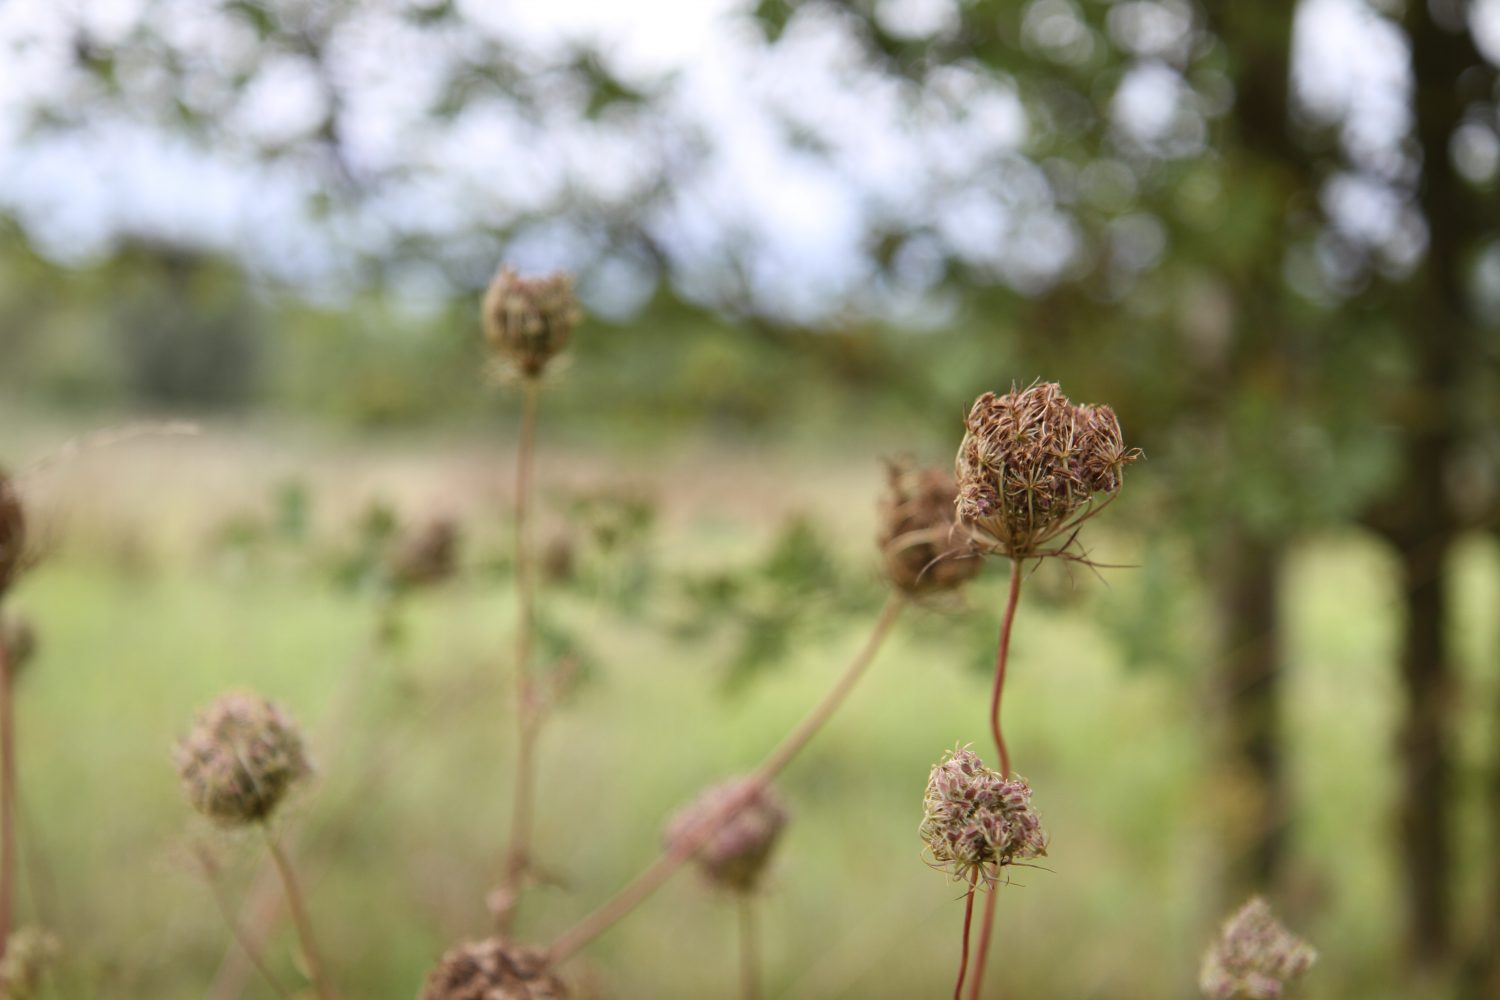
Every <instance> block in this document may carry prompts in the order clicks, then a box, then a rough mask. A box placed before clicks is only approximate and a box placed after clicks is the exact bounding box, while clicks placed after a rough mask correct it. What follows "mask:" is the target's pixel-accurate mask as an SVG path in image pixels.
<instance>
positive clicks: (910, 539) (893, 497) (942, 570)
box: [878, 462, 980, 597]
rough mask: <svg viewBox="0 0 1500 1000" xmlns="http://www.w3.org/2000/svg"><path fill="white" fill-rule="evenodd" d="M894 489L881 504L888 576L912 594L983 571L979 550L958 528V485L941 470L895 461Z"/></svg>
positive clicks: (949, 585) (952, 586) (891, 475)
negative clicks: (976, 550)
mask: <svg viewBox="0 0 1500 1000" xmlns="http://www.w3.org/2000/svg"><path fill="white" fill-rule="evenodd" d="M887 471H888V473H889V478H890V490H889V492H888V493H887V494H886V496H885V499H884V500H883V501H882V503H881V507H880V534H879V536H878V541H879V543H880V550H881V552H882V553H883V554H884V555H885V575H886V577H887V579H889V580H890V581H891V583H892V584H893V585H895V587H896V588H897V589H898V590H900V591H901V592H902V593H905V594H907V595H909V596H912V597H918V596H926V595H931V594H937V593H942V592H944V591H949V590H953V589H955V588H957V587H959V586H960V585H962V584H963V583H965V582H966V581H968V580H969V579H970V578H972V577H973V576H974V574H976V573H978V572H979V570H980V559H979V553H977V552H975V551H974V548H973V546H972V545H971V544H970V542H969V540H968V538H967V537H964V536H963V535H962V534H961V533H959V532H956V531H955V530H954V502H955V499H956V497H957V492H958V491H957V487H956V486H955V485H954V482H953V477H952V476H951V475H949V474H948V473H947V472H946V471H944V470H942V469H935V468H930V469H920V470H918V469H913V468H911V466H910V465H909V464H907V463H905V462H891V463H889V465H888V469H887Z"/></svg>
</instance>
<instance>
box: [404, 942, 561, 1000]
mask: <svg viewBox="0 0 1500 1000" xmlns="http://www.w3.org/2000/svg"><path fill="white" fill-rule="evenodd" d="M567 996H568V990H567V987H566V986H564V984H563V981H562V980H561V979H559V978H558V977H557V976H556V975H555V974H554V973H553V972H552V971H551V970H550V969H549V968H548V967H547V957H546V953H545V952H543V951H542V950H540V949H538V948H526V947H522V946H520V945H513V944H509V943H507V942H504V941H501V940H500V939H498V938H489V939H487V940H484V941H475V942H471V943H469V944H462V945H459V946H458V947H456V948H453V949H451V950H449V951H448V952H447V953H446V954H445V955H443V957H442V959H441V960H440V961H439V962H438V964H437V967H436V968H435V969H433V970H432V972H431V973H429V974H428V976H427V982H426V984H425V985H424V986H423V987H422V994H421V997H420V998H419V1000H566V997H567Z"/></svg>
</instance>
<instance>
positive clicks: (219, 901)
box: [193, 846, 291, 997]
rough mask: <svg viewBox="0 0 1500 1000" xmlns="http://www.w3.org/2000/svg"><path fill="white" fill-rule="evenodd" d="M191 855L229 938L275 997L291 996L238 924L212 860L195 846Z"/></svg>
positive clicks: (258, 948)
mask: <svg viewBox="0 0 1500 1000" xmlns="http://www.w3.org/2000/svg"><path fill="white" fill-rule="evenodd" d="M193 853H194V855H195V856H196V857H197V859H198V866H199V867H200V868H202V869H203V877H204V879H206V880H207V881H208V888H209V892H211V893H212V894H213V897H214V904H215V905H216V906H218V908H219V916H221V917H223V918H224V923H225V924H226V925H228V927H229V933H230V936H232V937H233V938H234V941H235V943H236V944H238V945H239V946H240V947H241V948H242V949H244V953H245V957H246V958H248V959H249V960H250V964H251V965H253V966H254V967H255V971H257V972H259V973H260V974H261V976H262V977H263V978H264V979H265V981H266V982H267V983H269V984H270V986H271V989H273V990H275V991H276V995H277V996H279V997H289V996H291V994H290V993H288V992H287V991H286V987H284V986H282V985H281V980H279V979H277V978H276V976H275V975H273V974H272V972H271V970H270V968H269V967H268V966H267V965H266V963H265V961H264V960H263V959H262V958H261V955H260V947H259V945H258V944H257V943H256V942H255V941H253V940H251V938H250V937H249V935H248V934H247V933H246V931H245V928H244V926H243V925H242V924H241V923H240V918H239V915H238V914H237V913H235V912H234V907H233V906H232V905H231V904H230V902H229V896H228V895H227V894H226V893H225V891H224V883H223V882H222V881H221V880H220V879H219V869H218V866H217V865H215V864H214V861H213V858H211V857H209V854H208V851H206V850H204V849H203V848H202V847H198V846H195V847H194V848H193Z"/></svg>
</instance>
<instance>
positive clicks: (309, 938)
mask: <svg viewBox="0 0 1500 1000" xmlns="http://www.w3.org/2000/svg"><path fill="white" fill-rule="evenodd" d="M261 828H262V830H263V831H264V832H265V835H266V847H267V848H268V849H269V850H270V852H271V860H272V861H273V862H275V863H276V871H277V873H278V874H279V875H280V876H281V886H282V888H283V889H285V890H286V904H287V909H289V910H290V911H291V913H292V925H293V926H294V927H296V929H297V942H298V943H299V944H300V945H301V946H302V960H303V961H304V962H306V963H307V976H308V978H309V979H311V980H312V985H313V991H314V992H315V993H317V995H318V1000H334V994H333V987H332V986H331V985H330V984H329V982H328V974H327V972H326V971H325V969H324V966H323V955H322V952H320V951H319V950H318V941H317V938H316V936H315V935H314V934H313V929H312V920H311V918H309V917H308V915H307V903H306V902H305V901H304V900H303V898H302V889H301V888H300V886H299V885H298V883H297V873H296V871H295V870H294V869H293V868H292V862H291V861H290V860H289V859H288V858H287V856H286V853H285V852H283V851H282V849H281V845H280V844H279V843H277V841H276V835H275V834H274V833H272V832H271V828H270V827H269V826H268V825H266V824H264V823H262V824H261Z"/></svg>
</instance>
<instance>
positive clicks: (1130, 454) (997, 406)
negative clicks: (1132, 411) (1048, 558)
mask: <svg viewBox="0 0 1500 1000" xmlns="http://www.w3.org/2000/svg"><path fill="white" fill-rule="evenodd" d="M1139 457H1140V452H1139V451H1136V450H1135V449H1127V448H1126V447H1125V445H1124V441H1123V439H1122V437H1121V434H1120V422H1119V420H1117V419H1116V418H1115V414H1114V411H1113V410H1111V409H1110V408H1109V407H1107V406H1074V405H1073V404H1072V403H1070V402H1068V397H1066V396H1064V395H1063V394H1062V391H1061V390H1060V389H1059V388H1058V387H1057V385H1056V384H1055V383H1051V382H1039V383H1037V384H1035V385H1033V386H1031V387H1030V388H1029V389H1025V390H1022V391H1017V390H1015V389H1012V390H1011V391H1010V392H1008V393H1006V394H1005V395H1003V396H997V395H995V394H994V393H993V392H987V393H985V394H984V395H983V396H980V397H979V398H978V399H977V400H975V401H974V406H973V408H972V409H971V410H970V411H969V416H968V418H967V419H966V420H965V421H964V439H963V443H962V444H961V445H959V449H958V458H957V461H956V463H955V468H956V471H957V475H958V505H957V507H958V517H959V520H960V521H962V522H963V523H964V524H966V525H969V526H970V527H971V528H972V529H973V533H974V537H975V540H976V542H977V543H978V544H980V545H981V546H982V547H983V548H985V549H987V550H989V551H992V552H996V553H998V554H1001V555H1005V556H1009V557H1011V558H1017V559H1020V558H1027V557H1030V556H1037V555H1048V554H1055V552H1056V550H1053V551H1052V552H1046V551H1043V550H1042V548H1041V547H1042V546H1043V545H1045V544H1046V543H1047V542H1048V541H1051V540H1052V539H1054V538H1057V537H1058V536H1059V535H1062V534H1063V533H1065V532H1069V531H1071V530H1072V529H1073V528H1075V527H1077V526H1078V525H1079V524H1081V523H1082V521H1083V518H1085V517H1087V516H1088V513H1089V511H1090V509H1091V508H1092V507H1093V506H1094V504H1095V503H1096V501H1097V500H1098V498H1099V497H1100V496H1101V495H1102V496H1105V497H1110V496H1113V495H1114V494H1115V493H1117V492H1119V489H1120V484H1121V479H1122V475H1123V472H1124V468H1125V466H1126V465H1129V464H1130V463H1131V462H1133V461H1135V460H1136V459H1137V458H1139ZM1064 545H1066V543H1064Z"/></svg>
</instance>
